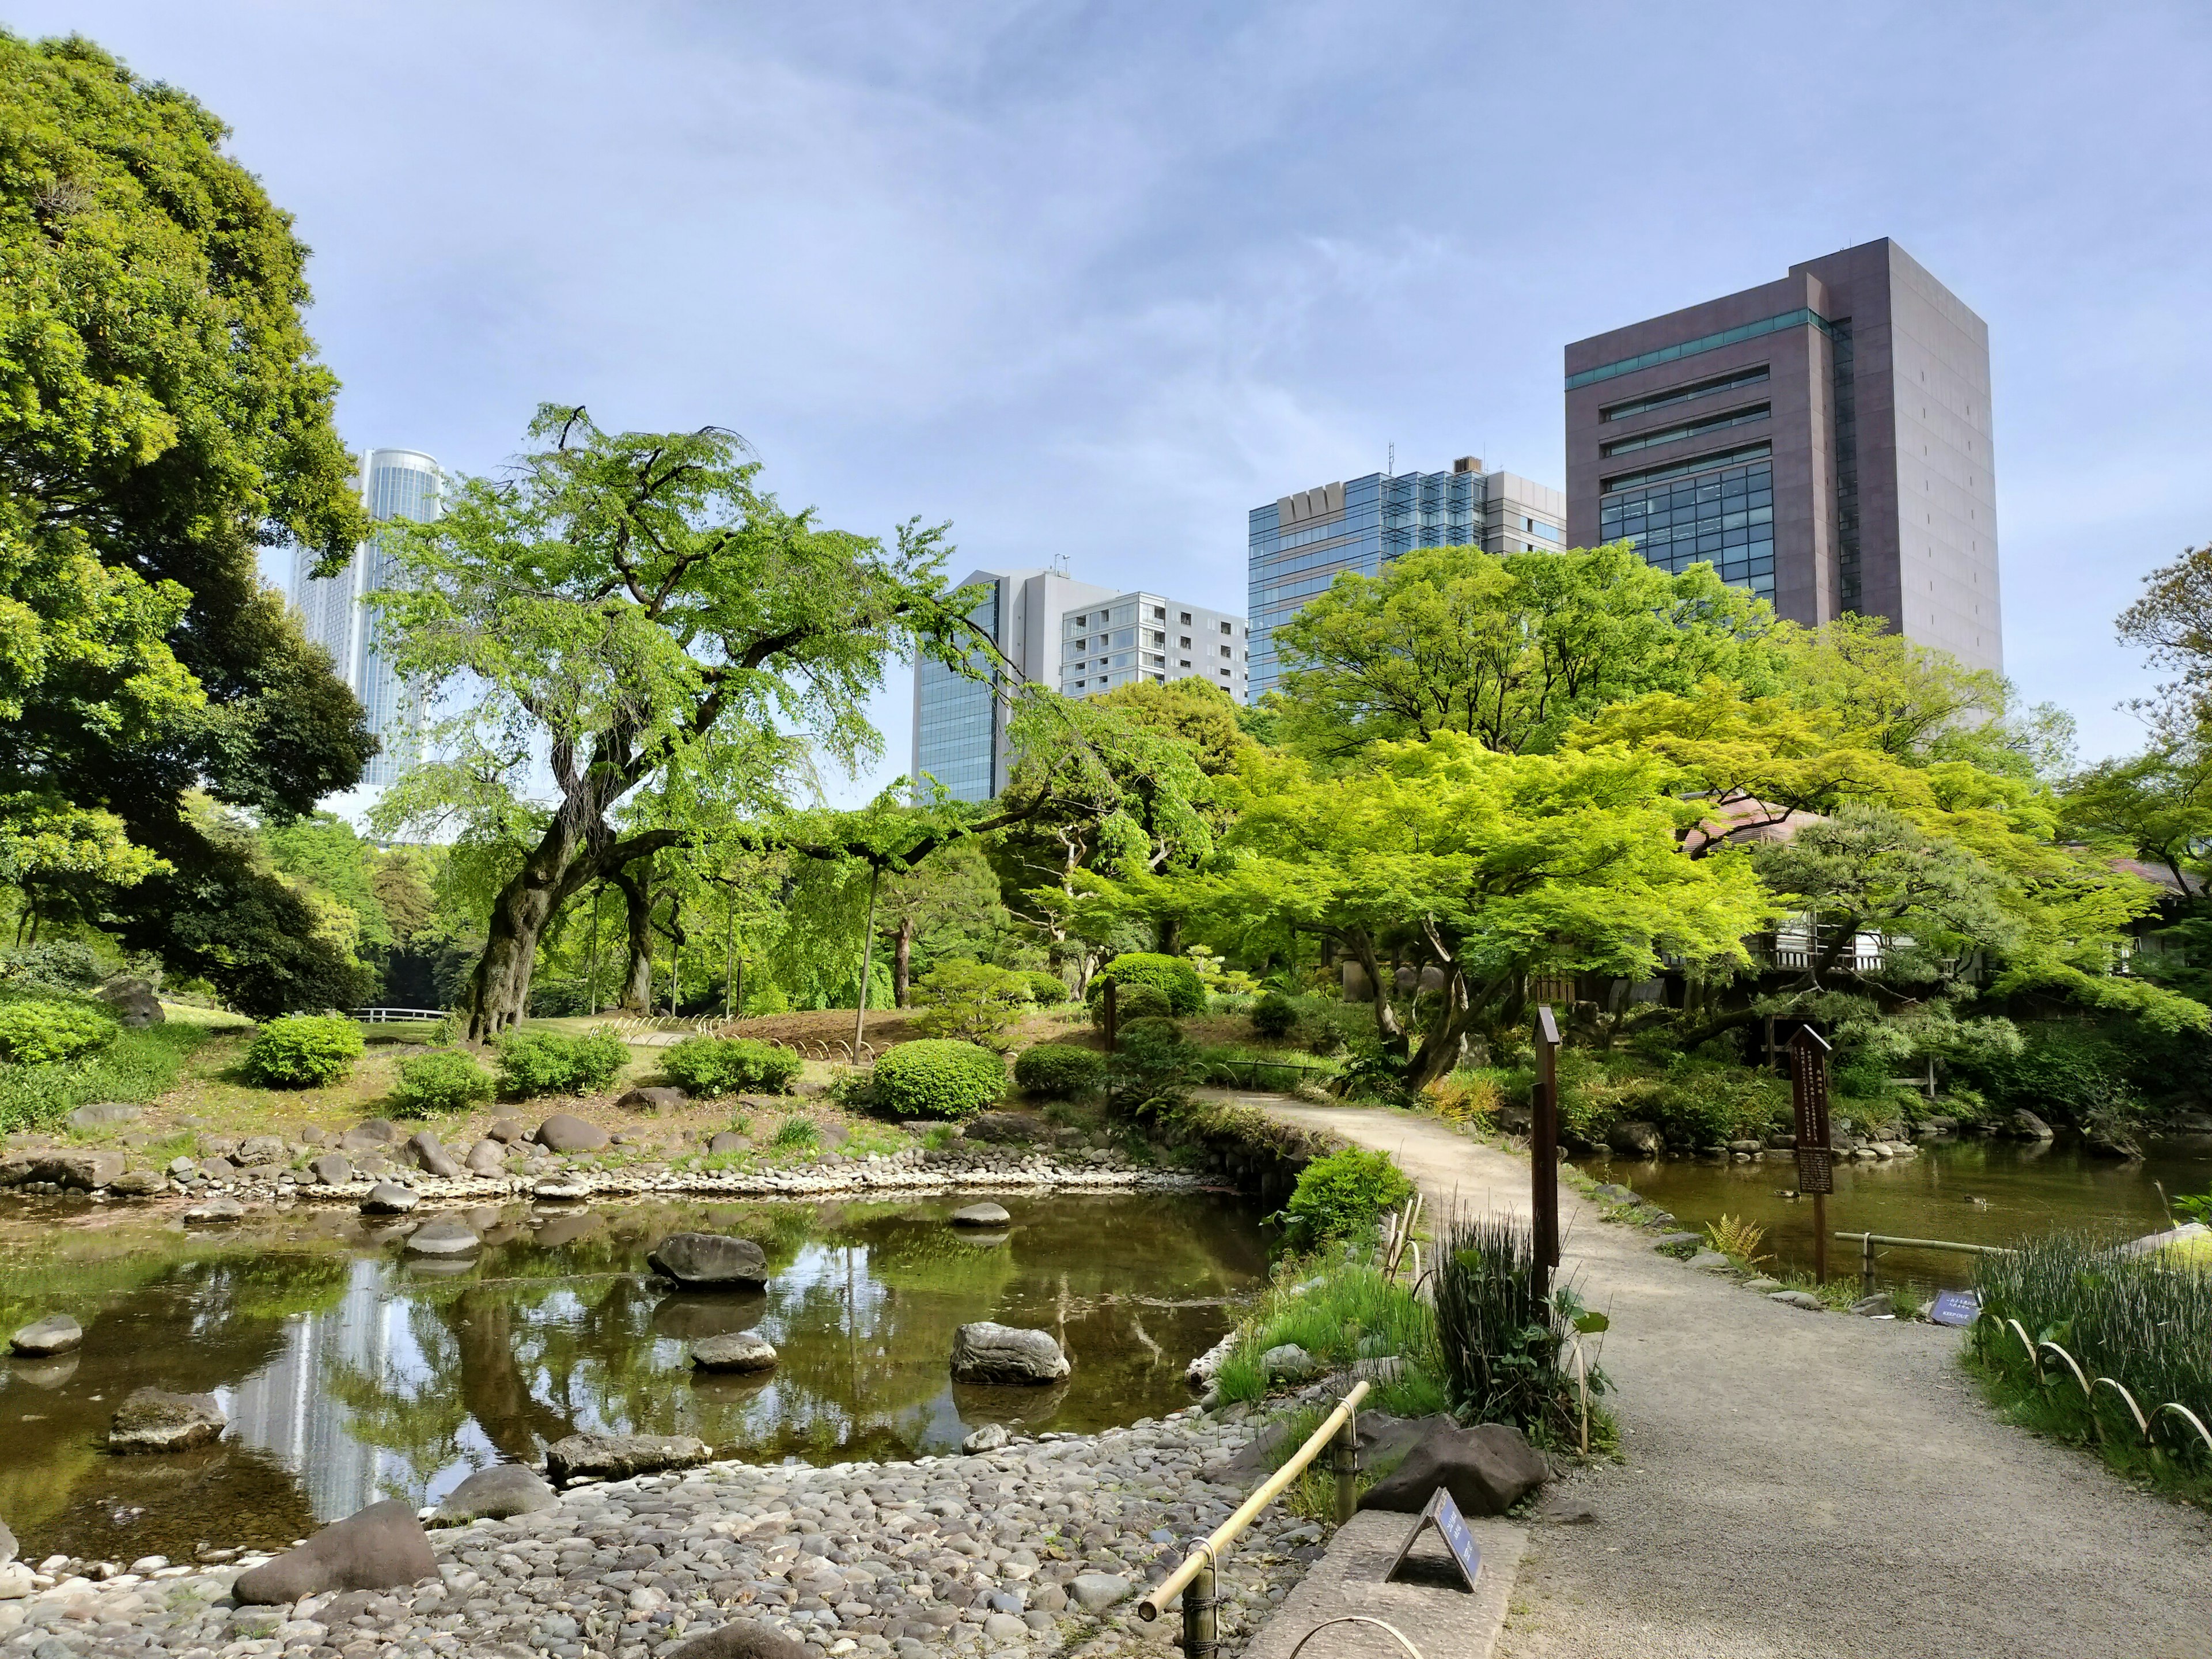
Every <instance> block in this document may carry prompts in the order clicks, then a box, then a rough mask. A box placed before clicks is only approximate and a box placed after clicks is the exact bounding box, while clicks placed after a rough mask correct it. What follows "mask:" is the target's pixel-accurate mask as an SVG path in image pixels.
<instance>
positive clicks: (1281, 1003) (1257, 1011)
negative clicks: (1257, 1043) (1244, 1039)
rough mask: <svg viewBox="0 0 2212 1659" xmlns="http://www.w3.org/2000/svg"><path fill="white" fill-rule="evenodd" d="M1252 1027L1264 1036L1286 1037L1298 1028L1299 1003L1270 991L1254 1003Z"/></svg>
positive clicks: (1278, 992)
mask: <svg viewBox="0 0 2212 1659" xmlns="http://www.w3.org/2000/svg"><path fill="white" fill-rule="evenodd" d="M1252 1029H1253V1030H1255V1031H1257V1032H1258V1033H1259V1034H1260V1035H1261V1036H1263V1037H1286V1036H1290V1034H1291V1032H1293V1031H1295V1030H1297V1029H1298V1005H1297V1003H1295V1002H1292V1001H1291V1000H1290V999H1289V998H1288V997H1286V996H1285V995H1284V994H1282V993H1281V992H1280V991H1269V992H1267V993H1266V994H1264V995H1262V996H1261V998H1260V1000H1258V1001H1257V1002H1255V1003H1254V1004H1253V1005H1252Z"/></svg>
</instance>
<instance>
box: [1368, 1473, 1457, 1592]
mask: <svg viewBox="0 0 2212 1659" xmlns="http://www.w3.org/2000/svg"><path fill="white" fill-rule="evenodd" d="M1430 1527H1434V1528H1436V1529H1437V1537H1439V1538H1441V1539H1443V1541H1444V1547H1445V1548H1446V1549H1448V1550H1449V1551H1450V1552H1451V1556H1452V1560H1453V1561H1454V1562H1455V1564H1456V1565H1458V1567H1459V1571H1460V1576H1461V1577H1462V1578H1464V1579H1466V1581H1467V1587H1468V1589H1470V1590H1471V1589H1474V1581H1475V1578H1476V1577H1477V1576H1478V1575H1480V1573H1481V1571H1482V1547H1481V1546H1480V1544H1478V1543H1476V1542H1475V1541H1474V1534H1473V1533H1471V1532H1469V1531H1468V1527H1467V1517H1466V1516H1463V1515H1462V1514H1461V1513H1460V1512H1459V1505H1458V1504H1455V1503H1454V1502H1453V1501H1452V1495H1451V1493H1450V1492H1449V1490H1447V1489H1446V1488H1444V1487H1443V1486H1438V1487H1437V1489H1436V1491H1435V1492H1431V1494H1430V1495H1429V1502H1428V1507H1427V1508H1425V1509H1424V1510H1422V1511H1421V1518H1420V1519H1419V1520H1418V1521H1416V1522H1413V1531H1412V1532H1410V1533H1408V1534H1407V1536H1406V1541H1405V1543H1404V1545H1403V1546H1402V1547H1400V1549H1399V1551H1398V1554H1397V1557H1396V1559H1394V1560H1393V1561H1392V1562H1391V1563H1390V1570H1389V1571H1388V1572H1386V1573H1384V1574H1383V1582H1384V1583H1389V1581H1390V1580H1392V1579H1393V1578H1395V1577H1397V1576H1398V1570H1399V1569H1400V1568H1401V1567H1402V1566H1404V1565H1406V1558H1407V1556H1408V1555H1410V1554H1412V1553H1413V1546H1414V1545H1415V1544H1417V1543H1419V1541H1420V1537H1421V1534H1422V1533H1423V1532H1424V1531H1425V1530H1426V1529H1427V1528H1430Z"/></svg>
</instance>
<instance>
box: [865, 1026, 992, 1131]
mask: <svg viewBox="0 0 2212 1659" xmlns="http://www.w3.org/2000/svg"><path fill="white" fill-rule="evenodd" d="M1005 1093H1006V1061H1004V1060H1000V1058H999V1057H998V1055H996V1054H993V1053H992V1052H991V1051H990V1050H989V1049H988V1048H982V1047H981V1046H979V1045H978V1044H975V1043H973V1042H957V1041H956V1040H955V1039H953V1038H951V1037H928V1038H925V1039H923V1040H922V1041H921V1042H902V1043H900V1044H899V1045H898V1047H896V1048H893V1049H892V1050H890V1053H888V1054H885V1055H884V1057H883V1058H882V1059H881V1060H878V1061H877V1062H876V1072H875V1086H874V1095H875V1100H876V1103H877V1104H878V1106H879V1107H880V1108H882V1109H883V1110H884V1111H885V1112H886V1113H888V1114H889V1115H890V1116H893V1117H902V1118H905V1117H968V1116H971V1115H974V1114H975V1113H977V1112H980V1111H981V1110H982V1109H984V1108H985V1107H986V1106H988V1105H989V1104H990V1103H992V1102H993V1101H994V1100H996V1099H998V1098H999V1097H1000V1096H1001V1095H1003V1094H1005Z"/></svg>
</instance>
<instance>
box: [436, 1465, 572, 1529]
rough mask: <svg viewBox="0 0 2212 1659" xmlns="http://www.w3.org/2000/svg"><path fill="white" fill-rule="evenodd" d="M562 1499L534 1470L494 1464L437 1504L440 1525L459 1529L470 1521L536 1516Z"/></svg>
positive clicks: (479, 1471)
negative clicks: (555, 1494) (557, 1496)
mask: <svg viewBox="0 0 2212 1659" xmlns="http://www.w3.org/2000/svg"><path fill="white" fill-rule="evenodd" d="M560 1501H561V1500H560V1499H559V1498H556V1497H555V1496H554V1495H553V1488H552V1487H550V1486H547V1485H546V1484H545V1482H544V1480H542V1479H540V1478H539V1476H538V1472H537V1471H536V1470H535V1469H528V1468H524V1467H523V1466H522V1465H521V1464H520V1463H495V1464H493V1465H492V1466H491V1467H490V1468H488V1469H478V1470H477V1472H476V1473H475V1474H471V1476H469V1478H468V1479H467V1480H464V1481H462V1482H461V1484H460V1485H459V1486H456V1487H454V1488H453V1491H451V1492H447V1494H446V1501H445V1502H444V1503H442V1504H439V1505H438V1514H437V1520H438V1522H439V1524H440V1525H441V1526H447V1527H458V1526H460V1525H463V1524H464V1523H465V1522H471V1521H477V1520H487V1519H488V1520H492V1521H504V1520H506V1519H507V1518H508V1517H509V1516H517V1515H535V1514H537V1513H538V1510H550V1509H551V1508H552V1507H553V1506H554V1505H555V1504H558V1503H559V1502H560Z"/></svg>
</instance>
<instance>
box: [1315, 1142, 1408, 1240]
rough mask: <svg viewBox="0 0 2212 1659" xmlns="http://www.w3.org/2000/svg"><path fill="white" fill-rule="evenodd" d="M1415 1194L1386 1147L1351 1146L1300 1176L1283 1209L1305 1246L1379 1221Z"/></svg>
mask: <svg viewBox="0 0 2212 1659" xmlns="http://www.w3.org/2000/svg"><path fill="white" fill-rule="evenodd" d="M1412 1196H1413V1182H1410V1181H1408V1180H1407V1179H1406V1176H1405V1175H1404V1173H1403V1172H1402V1171H1401V1170H1400V1169H1399V1168H1398V1166H1397V1165H1396V1164H1393V1163H1392V1162H1391V1161H1390V1155H1389V1153H1388V1152H1369V1151H1367V1150H1366V1149H1365V1148H1364V1147H1361V1146H1347V1147H1346V1148H1345V1149H1344V1150H1343V1151H1342V1152H1331V1153H1330V1154H1329V1155H1328V1157H1326V1158H1316V1159H1314V1161H1313V1162H1312V1163H1310V1164H1307V1165H1306V1167H1305V1169H1304V1171H1302V1172H1301V1173H1300V1175H1299V1176H1298V1184H1297V1186H1296V1187H1295V1188H1292V1189H1291V1197H1290V1201H1289V1202H1288V1203H1286V1204H1285V1205H1284V1206H1283V1213H1284V1215H1285V1217H1286V1218H1288V1219H1289V1221H1290V1224H1291V1236H1292V1237H1293V1238H1295V1239H1296V1240H1297V1243H1298V1244H1299V1245H1300V1246H1301V1247H1303V1248H1309V1249H1310V1248H1311V1247H1312V1246H1313V1245H1316V1244H1319V1243H1324V1242H1325V1241H1327V1240H1328V1239H1332V1238H1341V1237H1344V1236H1345V1235H1346V1234H1347V1233H1351V1232H1354V1231H1359V1230H1362V1229H1364V1228H1367V1227H1371V1226H1373V1225H1375V1223H1376V1219H1377V1218H1380V1217H1381V1215H1382V1213H1383V1211H1385V1210H1387V1209H1389V1208H1390V1207H1391V1206H1393V1205H1395V1204H1401V1203H1403V1202H1404V1201H1405V1200H1407V1199H1408V1198H1411V1197H1412Z"/></svg>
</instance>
